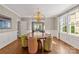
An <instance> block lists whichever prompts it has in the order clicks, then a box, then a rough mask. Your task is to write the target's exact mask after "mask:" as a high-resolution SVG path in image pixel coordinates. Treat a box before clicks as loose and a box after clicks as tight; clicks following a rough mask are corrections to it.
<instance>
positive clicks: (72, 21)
mask: <svg viewBox="0 0 79 59" xmlns="http://www.w3.org/2000/svg"><path fill="white" fill-rule="evenodd" d="M75 21H76V14H75V13H73V14H71V15H70V25H69V26H70V32H71V33H75Z"/></svg>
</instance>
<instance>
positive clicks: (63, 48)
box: [0, 38, 79, 54]
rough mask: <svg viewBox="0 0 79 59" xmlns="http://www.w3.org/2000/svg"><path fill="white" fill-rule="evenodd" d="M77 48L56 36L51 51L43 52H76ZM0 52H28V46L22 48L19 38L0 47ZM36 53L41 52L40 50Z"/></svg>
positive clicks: (78, 51)
mask: <svg viewBox="0 0 79 59" xmlns="http://www.w3.org/2000/svg"><path fill="white" fill-rule="evenodd" d="M78 53H79V50H77V49H76V48H73V47H72V46H70V45H68V44H66V43H65V42H63V41H61V40H58V39H56V38H53V39H52V51H51V52H43V54H78ZM0 54H28V48H22V47H21V45H20V42H19V40H16V41H14V42H13V43H11V44H9V45H8V46H6V47H4V48H2V49H0ZM37 54H42V52H41V50H40V51H38V52H37Z"/></svg>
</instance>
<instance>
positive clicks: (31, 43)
mask: <svg viewBox="0 0 79 59" xmlns="http://www.w3.org/2000/svg"><path fill="white" fill-rule="evenodd" d="M37 50H38V42H37V38H35V37H29V38H28V52H29V53H31V54H34V53H37Z"/></svg>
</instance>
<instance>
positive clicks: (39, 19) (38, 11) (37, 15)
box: [34, 8, 44, 22]
mask: <svg viewBox="0 0 79 59" xmlns="http://www.w3.org/2000/svg"><path fill="white" fill-rule="evenodd" d="M43 18H44V16H43V15H42V13H41V11H40V10H39V8H38V9H37V12H36V14H35V16H34V19H35V20H36V21H38V22H39V21H41V20H43Z"/></svg>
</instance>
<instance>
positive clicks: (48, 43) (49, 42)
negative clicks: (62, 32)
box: [44, 36, 52, 51]
mask: <svg viewBox="0 0 79 59" xmlns="http://www.w3.org/2000/svg"><path fill="white" fill-rule="evenodd" d="M51 48H52V38H51V36H48V37H47V38H46V39H45V41H44V49H45V51H51Z"/></svg>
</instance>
